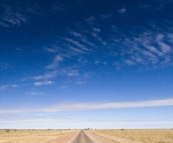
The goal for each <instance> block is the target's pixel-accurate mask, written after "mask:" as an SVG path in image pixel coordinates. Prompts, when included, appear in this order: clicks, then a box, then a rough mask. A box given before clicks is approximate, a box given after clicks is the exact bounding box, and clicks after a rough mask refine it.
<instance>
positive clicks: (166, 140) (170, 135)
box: [96, 129, 173, 143]
mask: <svg viewBox="0 0 173 143" xmlns="http://www.w3.org/2000/svg"><path fill="white" fill-rule="evenodd" d="M96 132H99V133H104V134H108V135H112V136H116V137H121V138H126V139H130V140H131V141H133V142H134V143H138V142H144V143H173V129H150V130H149V129H146V130H144V129H141V130H125V129H121V130H96Z"/></svg>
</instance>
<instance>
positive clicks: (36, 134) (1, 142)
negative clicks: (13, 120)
mask: <svg viewBox="0 0 173 143" xmlns="http://www.w3.org/2000/svg"><path fill="white" fill-rule="evenodd" d="M72 132H74V130H50V129H48V130H15V129H13V130H11V129H4V130H0V143H31V142H32V143H48V142H50V141H51V140H54V139H56V138H58V137H60V136H63V135H67V134H70V133H72Z"/></svg>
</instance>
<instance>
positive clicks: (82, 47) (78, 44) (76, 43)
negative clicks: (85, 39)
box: [64, 38, 88, 51]
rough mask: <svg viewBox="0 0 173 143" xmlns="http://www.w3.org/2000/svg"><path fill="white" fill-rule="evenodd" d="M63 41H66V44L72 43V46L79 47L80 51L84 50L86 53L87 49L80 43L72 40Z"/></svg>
mask: <svg viewBox="0 0 173 143" xmlns="http://www.w3.org/2000/svg"><path fill="white" fill-rule="evenodd" d="M64 40H66V41H67V42H70V43H72V44H73V45H75V46H77V47H79V48H80V49H82V50H84V51H88V48H86V47H85V45H82V44H81V43H80V42H78V41H75V40H73V39H70V38H64Z"/></svg>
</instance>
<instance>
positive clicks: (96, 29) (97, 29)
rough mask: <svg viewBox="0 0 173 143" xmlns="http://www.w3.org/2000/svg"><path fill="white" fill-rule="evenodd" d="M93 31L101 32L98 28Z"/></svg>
mask: <svg viewBox="0 0 173 143" xmlns="http://www.w3.org/2000/svg"><path fill="white" fill-rule="evenodd" d="M93 31H95V32H101V30H100V29H99V28H93Z"/></svg>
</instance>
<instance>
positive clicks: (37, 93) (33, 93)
mask: <svg viewBox="0 0 173 143" xmlns="http://www.w3.org/2000/svg"><path fill="white" fill-rule="evenodd" d="M43 94H44V92H27V93H26V95H31V96H32V95H43Z"/></svg>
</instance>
